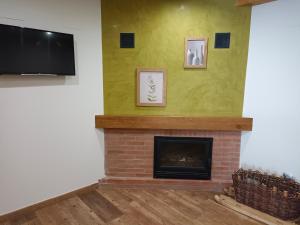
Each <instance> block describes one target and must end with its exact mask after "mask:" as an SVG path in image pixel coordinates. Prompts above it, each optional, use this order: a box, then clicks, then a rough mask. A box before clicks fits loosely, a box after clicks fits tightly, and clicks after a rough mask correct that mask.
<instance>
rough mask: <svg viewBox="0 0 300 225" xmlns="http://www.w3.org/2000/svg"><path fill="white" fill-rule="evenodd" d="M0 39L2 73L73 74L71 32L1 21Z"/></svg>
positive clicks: (0, 70) (0, 68) (73, 61)
mask: <svg viewBox="0 0 300 225" xmlns="http://www.w3.org/2000/svg"><path fill="white" fill-rule="evenodd" d="M13 28H14V29H13ZM17 31H18V32H17ZM0 42H1V43H0V52H1V53H0V54H1V59H2V58H6V60H4V61H2V60H1V61H0V73H1V74H53V75H75V60H74V41H73V35H71V34H64V33H58V32H52V31H44V30H37V29H29V28H18V27H13V26H7V25H0Z"/></svg>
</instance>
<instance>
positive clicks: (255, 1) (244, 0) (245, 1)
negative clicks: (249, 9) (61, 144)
mask: <svg viewBox="0 0 300 225" xmlns="http://www.w3.org/2000/svg"><path fill="white" fill-rule="evenodd" d="M273 1H276V0H237V1H236V6H251V5H260V4H264V3H268V2H273Z"/></svg>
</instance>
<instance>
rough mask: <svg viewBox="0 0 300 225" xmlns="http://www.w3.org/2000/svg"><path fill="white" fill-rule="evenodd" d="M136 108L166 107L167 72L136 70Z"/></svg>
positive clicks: (160, 70) (147, 69) (161, 70)
mask: <svg viewBox="0 0 300 225" xmlns="http://www.w3.org/2000/svg"><path fill="white" fill-rule="evenodd" d="M136 75H137V77H136V80H137V85H136V87H137V91H136V93H137V97H136V100H137V101H136V105H137V106H158V107H164V106H166V99H167V71H166V70H165V69H150V68H138V69H137V74H136Z"/></svg>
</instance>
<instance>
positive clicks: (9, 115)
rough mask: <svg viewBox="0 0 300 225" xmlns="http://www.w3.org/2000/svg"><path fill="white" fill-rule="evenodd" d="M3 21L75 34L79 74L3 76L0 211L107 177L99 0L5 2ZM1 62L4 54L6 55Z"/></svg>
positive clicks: (1, 8) (2, 3) (0, 92)
mask: <svg viewBox="0 0 300 225" xmlns="http://www.w3.org/2000/svg"><path fill="white" fill-rule="evenodd" d="M0 23H3V24H11V25H17V26H25V27H32V28H37V29H46V30H53V31H58V32H66V33H72V34H74V39H75V42H76V61H77V62H76V69H77V76H76V77H66V78H64V77H8V76H4V77H2V76H1V77H0V215H1V214H5V213H8V212H11V211H14V210H17V209H19V208H22V207H25V206H28V205H31V204H34V203H37V202H40V201H43V200H46V199H49V198H51V197H55V196H58V195H61V194H63V193H66V192H70V191H72V190H75V189H78V188H81V187H84V186H87V185H89V184H92V183H95V182H97V181H98V179H99V178H102V177H103V174H104V166H103V133H102V131H100V130H97V129H95V128H94V127H95V124H94V115H95V114H102V113H103V95H102V55H101V54H102V53H101V31H100V29H101V28H100V27H101V25H100V24H101V21H100V1H99V0H86V1H83V0H43V1H40V0H1V1H0ZM0 60H1V59H0Z"/></svg>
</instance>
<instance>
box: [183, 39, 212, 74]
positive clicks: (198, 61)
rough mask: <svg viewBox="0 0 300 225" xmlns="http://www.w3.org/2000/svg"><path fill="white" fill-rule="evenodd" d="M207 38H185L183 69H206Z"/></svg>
mask: <svg viewBox="0 0 300 225" xmlns="http://www.w3.org/2000/svg"><path fill="white" fill-rule="evenodd" d="M207 42H208V39H207V38H186V39H185V50H184V68H206V67H207Z"/></svg>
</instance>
